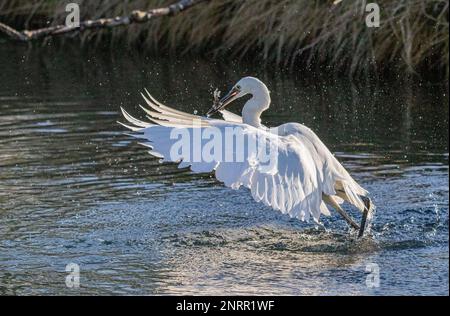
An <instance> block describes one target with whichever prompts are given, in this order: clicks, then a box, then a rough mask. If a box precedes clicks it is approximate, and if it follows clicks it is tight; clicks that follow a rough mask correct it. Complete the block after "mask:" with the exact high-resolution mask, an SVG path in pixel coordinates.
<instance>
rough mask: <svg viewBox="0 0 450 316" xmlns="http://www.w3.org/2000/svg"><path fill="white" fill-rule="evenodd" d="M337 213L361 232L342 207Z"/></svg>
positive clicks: (337, 209)
mask: <svg viewBox="0 0 450 316" xmlns="http://www.w3.org/2000/svg"><path fill="white" fill-rule="evenodd" d="M336 211H337V212H338V213H339V214H340V215H341V216H342V217H343V218H344V219H345V220H346V222H347V223H348V224H349V225H350V226H351V227H353V228H354V229H356V230H359V231H361V228H360V226H359V225H358V224H357V223H356V222H355V221H354V220H353V218H351V217H350V215H348V214H347V212H346V211H344V210H343V209H342V208H341V207H339V208H336Z"/></svg>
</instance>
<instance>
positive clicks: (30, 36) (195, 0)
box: [0, 0, 209, 42]
mask: <svg viewBox="0 0 450 316" xmlns="http://www.w3.org/2000/svg"><path fill="white" fill-rule="evenodd" d="M207 1H209V0H180V1H178V2H176V3H174V4H171V5H169V6H167V7H162V8H156V9H152V10H149V11H141V10H135V11H133V12H131V14H130V15H128V16H117V17H114V18H102V19H98V20H87V21H80V26H77V27H75V26H67V25H54V26H50V27H45V28H40V29H36V30H23V31H18V30H16V29H14V28H12V27H10V26H8V25H6V24H3V23H1V22H0V33H4V34H6V35H7V36H8V37H9V38H11V39H12V40H18V41H22V42H27V41H30V40H35V39H40V38H44V37H48V36H54V35H61V34H66V33H73V32H82V31H85V30H89V29H96V28H113V27H116V26H124V25H130V24H133V23H145V22H148V21H150V20H151V19H153V18H157V17H162V16H174V15H176V14H178V13H180V12H182V11H184V10H187V9H189V8H191V7H193V6H195V5H197V4H199V3H202V2H207Z"/></svg>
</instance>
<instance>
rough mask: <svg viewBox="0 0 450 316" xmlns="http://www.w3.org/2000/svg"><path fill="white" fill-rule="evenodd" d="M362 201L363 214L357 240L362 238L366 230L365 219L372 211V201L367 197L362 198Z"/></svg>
mask: <svg viewBox="0 0 450 316" xmlns="http://www.w3.org/2000/svg"><path fill="white" fill-rule="evenodd" d="M362 199H363V201H364V212H363V216H362V219H361V224H360V225H359V233H358V238H361V237H362V236H364V231H365V230H366V226H367V217H368V216H369V214H370V212H371V211H372V201H371V200H370V199H369V198H368V197H365V196H364V197H362Z"/></svg>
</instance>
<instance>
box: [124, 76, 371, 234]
mask: <svg viewBox="0 0 450 316" xmlns="http://www.w3.org/2000/svg"><path fill="white" fill-rule="evenodd" d="M146 92H147V97H146V96H145V95H143V94H142V96H143V98H144V100H145V101H146V103H147V105H148V106H149V107H150V108H146V107H142V106H141V107H142V109H143V110H144V111H145V112H146V113H147V117H148V119H149V120H150V121H151V122H152V123H148V122H144V121H141V120H138V119H136V118H134V117H132V116H131V115H129V114H128V113H127V112H126V111H125V110H124V109H122V112H123V115H124V117H125V119H126V120H127V121H128V122H129V123H131V124H132V125H127V124H123V123H121V124H122V125H124V126H125V127H127V128H129V129H130V130H132V131H133V132H135V133H134V134H131V135H132V136H134V137H138V138H140V139H142V140H143V142H142V144H143V145H145V146H148V147H150V148H151V150H150V154H152V155H154V156H157V157H159V158H162V161H165V162H167V161H170V162H176V163H179V167H181V168H183V167H190V168H191V170H192V171H193V172H212V171H215V176H216V178H217V179H218V180H219V181H221V182H223V183H224V184H225V185H226V186H228V187H231V188H233V189H238V188H239V187H240V186H245V187H247V188H248V189H250V191H251V193H252V196H253V198H254V199H255V200H256V201H258V202H263V203H264V204H265V205H267V206H270V207H272V208H273V209H275V210H279V211H281V212H283V213H285V214H289V215H290V216H291V217H296V218H299V219H301V220H306V221H308V220H309V219H310V218H311V217H312V218H313V219H314V221H316V222H319V217H320V215H321V214H324V215H330V211H329V209H328V207H327V205H328V206H331V207H332V208H334V209H335V210H336V211H337V212H338V213H339V214H340V215H342V216H343V217H344V219H345V220H346V221H347V223H348V224H349V225H350V226H351V227H353V228H354V229H356V230H358V231H359V233H358V235H359V236H362V235H363V234H364V231H365V229H366V227H367V226H368V223H369V222H370V221H369V220H367V219H368V218H371V216H372V213H373V212H372V210H373V204H372V203H371V200H370V199H369V198H368V197H367V195H368V192H367V191H366V190H365V189H363V188H362V187H361V186H360V185H359V184H358V183H357V182H356V181H355V180H354V179H353V178H352V177H351V176H350V174H349V173H348V172H347V171H346V170H345V168H344V167H343V166H342V165H341V164H340V163H339V161H338V160H337V159H336V158H335V157H334V156H333V154H332V153H331V152H330V151H329V150H328V148H327V147H326V146H325V145H324V144H323V143H322V141H321V140H320V139H319V137H318V136H317V135H316V134H315V133H314V132H313V131H312V130H310V129H309V128H308V127H306V126H304V125H302V124H299V123H286V124H282V125H280V126H278V127H273V128H267V127H265V126H263V125H262V124H261V119H260V115H261V113H262V112H263V111H265V110H267V109H268V108H269V105H270V93H269V90H268V89H267V87H266V85H265V84H264V83H263V82H261V81H260V80H258V79H256V78H254V77H245V78H242V79H241V80H239V82H238V83H237V84H236V85H235V86H234V87H233V88H232V89H231V90H230V91H229V92H228V94H227V95H225V96H224V97H223V98H222V99H220V100H217V102H214V105H213V107H212V108H211V109H210V110H209V111H208V113H207V116H206V117H202V116H198V115H192V114H188V113H185V112H182V111H178V110H175V109H173V108H171V107H168V106H166V105H163V104H161V103H160V102H158V101H156V100H155V99H154V98H153V97H152V96H151V95H150V94H149V93H148V91H147V90H146ZM247 94H250V95H251V96H252V97H251V99H249V100H248V101H247V102H246V103H245V105H244V107H243V109H242V116H239V115H236V114H234V113H231V112H229V111H227V110H225V107H226V106H227V105H229V104H230V103H231V102H233V101H234V100H236V99H238V98H240V97H243V96H245V95H247ZM216 112H220V113H221V114H222V116H223V120H220V119H213V118H210V115H212V114H214V113H216ZM227 128H234V130H236V128H238V129H237V130H238V132H237V133H238V134H239V135H237V136H242V137H244V138H245V140H256V141H257V142H258V143H259V144H263V145H267V146H268V148H270V149H271V150H273V151H275V154H276V163H275V164H274V165H272V166H271V167H270V168H264V166H263V165H264V164H263V163H262V161H261V160H260V159H259V157H260V155H259V152H258V149H256V148H254V147H253V148H244V149H242V148H236V147H237V146H238V144H232V145H233V147H232V148H230V146H229V144H227V143H226V142H225V143H221V146H223V148H219V151H224V152H226V153H232V154H240V155H242V156H243V159H242V160H241V161H227V160H226V159H224V158H223V155H216V156H214V158H213V159H202V158H200V159H197V160H196V159H192V155H195V154H196V152H197V154H198V151H199V150H198V149H197V150H191V151H185V152H183V151H182V153H181V154H180V153H179V151H176V152H177V155H176V157H174V154H173V152H174V146H175V144H176V142H177V141H178V138H176V137H173V136H174V134H177V133H181V132H182V130H183V131H187V134H188V135H189V136H193V135H194V134H195V133H196V132H203V133H207V134H209V135H214V132H213V131H212V130H213V129H215V130H218V131H220V132H225V131H226V130H227ZM235 136H236V135H235ZM248 143H249V142H241V144H240V145H241V146H242V145H243V144H248ZM273 144H276V146H274V145H273ZM189 145H194V144H193V143H192V142H190V143H189ZM205 145H206V144H205V141H204V140H202V141H201V146H205ZM227 146H228V147H227ZM244 146H245V145H244ZM193 151H194V153H193ZM200 151H201V148H200ZM216 151H217V150H216ZM344 201H347V202H349V203H350V204H352V205H354V206H355V207H356V208H357V209H358V210H360V211H361V212H362V213H363V215H362V220H361V224H360V225H358V224H357V223H356V222H355V221H354V220H353V219H352V218H351V217H350V216H349V215H348V214H347V213H346V212H345V211H344V210H343V209H342V207H341V204H342V203H343V202H344Z"/></svg>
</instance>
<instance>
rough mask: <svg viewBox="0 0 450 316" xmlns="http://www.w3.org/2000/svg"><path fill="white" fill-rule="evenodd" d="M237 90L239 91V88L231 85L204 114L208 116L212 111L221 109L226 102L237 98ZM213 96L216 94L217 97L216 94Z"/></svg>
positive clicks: (228, 102)
mask: <svg viewBox="0 0 450 316" xmlns="http://www.w3.org/2000/svg"><path fill="white" fill-rule="evenodd" d="M239 92H241V90H240V89H239V88H238V87H233V89H231V90H230V91H229V92H228V93H227V94H226V95H225V96H224V97H223V98H222V99H220V100H217V101H215V102H214V104H213V106H212V108H211V109H209V111H208V113H206V116H207V117H210V116H211V115H213V114H214V113H217V112H219V111H221V110H223V109H224V108H225V107H226V106H227V105H228V104H230V103H231V102H233V101H234V100H236V99H237V98H238V95H239ZM214 96H215V97H216V96H217V99H218V95H216V94H215V95H214Z"/></svg>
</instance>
